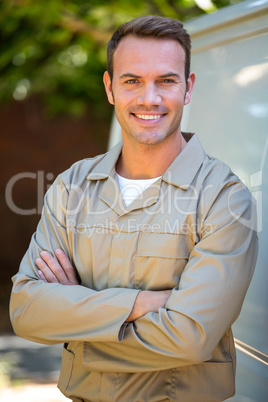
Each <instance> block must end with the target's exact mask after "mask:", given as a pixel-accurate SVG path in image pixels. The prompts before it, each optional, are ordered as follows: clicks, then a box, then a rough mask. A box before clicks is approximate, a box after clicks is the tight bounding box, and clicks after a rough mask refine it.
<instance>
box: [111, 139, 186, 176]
mask: <svg viewBox="0 0 268 402" xmlns="http://www.w3.org/2000/svg"><path fill="white" fill-rule="evenodd" d="M168 142H169V141H164V142H163V143H161V144H157V145H145V144H138V143H136V144H135V145H133V144H130V143H129V142H128V141H124V140H123V148H122V153H121V155H120V157H119V159H118V162H117V165H116V171H117V173H118V174H120V175H121V176H123V177H126V178H128V179H137V180H138V179H152V178H155V177H159V176H162V175H163V174H164V173H165V171H166V170H167V168H168V167H169V166H170V164H171V163H172V162H173V161H174V159H175V158H176V157H177V156H178V155H179V153H180V152H181V151H182V149H183V148H184V146H185V145H186V141H185V139H184V137H183V136H182V135H181V134H180V136H178V137H176V138H175V140H174V139H173V140H172V141H171V142H172V143H170V144H168Z"/></svg>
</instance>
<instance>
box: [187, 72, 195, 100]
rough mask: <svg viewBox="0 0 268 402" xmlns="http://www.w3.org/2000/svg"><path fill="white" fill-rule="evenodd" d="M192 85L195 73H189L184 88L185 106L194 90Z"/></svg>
mask: <svg viewBox="0 0 268 402" xmlns="http://www.w3.org/2000/svg"><path fill="white" fill-rule="evenodd" d="M194 83H195V73H190V75H189V78H188V80H187V88H186V94H185V99H184V104H185V105H188V103H190V100H191V96H192V92H193V89H194Z"/></svg>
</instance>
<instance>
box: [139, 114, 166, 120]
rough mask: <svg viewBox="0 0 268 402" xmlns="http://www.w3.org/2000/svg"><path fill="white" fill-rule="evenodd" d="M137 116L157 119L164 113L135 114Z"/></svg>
mask: <svg viewBox="0 0 268 402" xmlns="http://www.w3.org/2000/svg"><path fill="white" fill-rule="evenodd" d="M135 116H136V117H138V118H139V119H142V120H156V119H160V117H162V116H163V115H162V114H154V115H148V114H135Z"/></svg>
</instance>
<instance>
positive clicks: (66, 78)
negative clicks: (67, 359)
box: [0, 0, 239, 402]
mask: <svg viewBox="0 0 268 402" xmlns="http://www.w3.org/2000/svg"><path fill="white" fill-rule="evenodd" d="M238 2H239V1H234V0H213V2H212V1H211V0H135V1H133V0H115V1H113V0H110V1H108V0H104V1H101V0H88V1H83V0H76V1H75V0H72V1H70V0H46V1H43V0H39V1H38V2H36V1H33V0H13V1H1V2H0V131H1V142H0V152H1V157H0V163H1V181H0V185H1V201H0V202H1V204H0V211H1V222H2V230H1V235H0V236H1V239H0V244H1V254H0V262H1V269H0V399H1V401H3V402H4V400H5V399H4V398H7V399H6V400H9V401H10V400H12V399H11V396H12V395H16V398H17V399H16V400H20V401H23V400H24V399H23V396H22V393H21V394H20V396H18V394H15V393H14V392H22V391H21V390H22V385H24V388H23V389H24V391H23V392H24V394H25V395H26V396H25V400H27V401H28V402H31V401H43V400H44V401H60V400H65V398H63V397H61V395H60V393H59V391H58V393H57V395H56V396H55V395H54V394H53V392H54V391H53V392H52V393H51V394H50V392H51V391H50V390H51V388H49V386H48V385H47V384H50V383H53V384H54V382H55V381H56V380H57V376H58V370H59V365H60V347H55V348H54V349H53V350H52V351H51V349H48V348H47V347H45V346H42V345H35V344H31V343H28V342H27V341H26V342H24V341H23V340H18V339H17V338H16V337H15V338H14V336H13V334H12V328H11V325H10V321H9V315H8V305H9V296H10V291H11V277H12V276H13V275H14V274H15V273H16V272H17V270H18V267H19V263H20V260H21V259H22V257H23V254H24V253H25V251H26V249H27V247H28V244H29V241H30V238H31V235H32V234H33V232H34V231H35V228H36V225H37V222H38V221H39V219H40V213H41V208H42V202H43V196H44V194H45V191H46V190H47V189H48V187H49V186H50V185H51V184H52V182H53V180H54V179H55V177H56V176H57V174H58V173H60V172H62V171H63V170H65V169H67V168H68V167H69V166H70V165H71V164H72V163H74V162H75V161H77V160H79V159H82V158H85V157H91V156H94V155H97V154H99V153H103V152H105V151H106V149H107V145H108V137H109V132H110V125H111V118H112V113H113V108H112V107H111V106H110V105H109V104H108V102H107V100H106V95H105V91H104V87H103V84H102V75H103V72H104V71H105V69H106V43H107V41H108V40H109V38H110V36H111V34H112V33H113V31H114V30H115V29H116V28H117V27H118V26H119V25H120V24H121V23H123V22H126V21H128V20H130V19H132V18H135V17H138V16H141V15H148V14H153V15H162V16H168V17H172V18H177V19H180V20H182V21H189V20H191V19H193V18H195V17H197V16H199V15H202V14H206V13H214V12H216V11H217V10H218V9H220V8H223V7H225V6H228V5H231V4H234V3H238ZM29 382H30V383H31V384H33V383H39V384H40V383H43V388H42V391H41V392H40V393H39V396H38V397H37V396H36V391H35V392H34V393H32V391H31V390H32V389H33V388H31V390H30V391H29V388H27V384H29ZM44 384H46V386H45V385H44ZM53 389H55V386H54V385H53ZM45 390H46V392H47V394H45ZM38 392H39V391H38ZM11 393H12V394H11ZM44 395H46V396H44ZM43 396H44V398H45V399H42V397H43ZM32 398H33V399H32ZM53 398H54V399H53Z"/></svg>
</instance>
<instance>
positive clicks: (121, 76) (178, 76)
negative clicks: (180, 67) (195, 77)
mask: <svg viewBox="0 0 268 402" xmlns="http://www.w3.org/2000/svg"><path fill="white" fill-rule="evenodd" d="M128 77H131V78H141V76H140V75H136V74H133V73H125V74H122V75H120V77H119V78H120V79H123V78H128ZM159 77H160V78H167V77H176V78H179V79H180V78H181V76H180V74H177V73H173V72H172V71H169V72H168V73H166V74H161V75H160V76H159Z"/></svg>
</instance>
